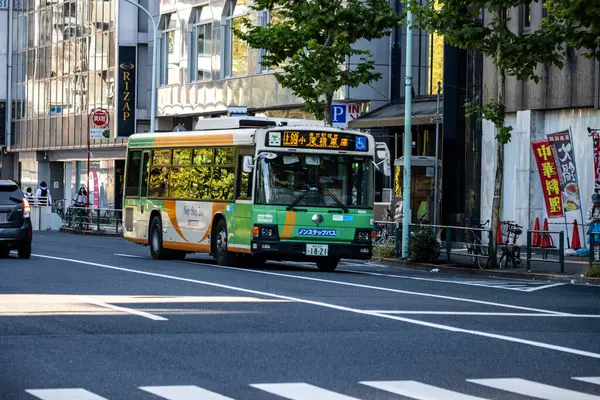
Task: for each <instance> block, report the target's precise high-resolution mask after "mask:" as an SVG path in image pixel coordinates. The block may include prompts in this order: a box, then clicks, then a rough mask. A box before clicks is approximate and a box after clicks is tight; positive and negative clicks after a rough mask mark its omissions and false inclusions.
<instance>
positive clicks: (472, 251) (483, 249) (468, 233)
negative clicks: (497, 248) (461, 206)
mask: <svg viewBox="0 0 600 400" xmlns="http://www.w3.org/2000/svg"><path fill="white" fill-rule="evenodd" d="M469 222H470V221H469ZM489 222H490V220H489V219H488V220H487V221H485V222H484V223H483V224H478V225H474V226H470V225H469V228H476V229H485V228H486V226H487V225H488V224H489ZM481 232H482V231H480V230H477V231H473V230H472V229H467V230H465V233H464V241H465V243H466V247H467V253H468V254H469V255H472V257H471V262H472V263H473V264H477V266H478V267H479V269H485V268H487V267H488V266H489V264H490V258H489V254H488V248H487V246H484V245H483V244H482V243H481ZM484 259H485V262H484V261H483V260H484Z"/></svg>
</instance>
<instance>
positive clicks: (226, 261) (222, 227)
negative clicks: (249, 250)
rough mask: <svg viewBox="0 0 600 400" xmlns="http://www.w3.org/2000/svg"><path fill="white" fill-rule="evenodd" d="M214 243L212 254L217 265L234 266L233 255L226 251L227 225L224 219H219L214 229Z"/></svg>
mask: <svg viewBox="0 0 600 400" xmlns="http://www.w3.org/2000/svg"><path fill="white" fill-rule="evenodd" d="M215 232H216V235H215V242H214V249H215V250H214V254H215V259H216V260H217V264H219V265H223V266H234V264H235V258H236V257H235V254H233V253H232V252H230V251H229V250H228V249H227V223H226V222H225V219H220V220H219V222H218V223H217V227H216V230H215Z"/></svg>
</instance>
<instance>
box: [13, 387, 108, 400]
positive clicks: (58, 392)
mask: <svg viewBox="0 0 600 400" xmlns="http://www.w3.org/2000/svg"><path fill="white" fill-rule="evenodd" d="M25 391H26V392H27V393H29V394H30V395H32V396H34V397H37V398H38V399H42V400H108V399H106V398H105V397H101V396H98V395H97V394H94V393H92V392H88V391H87V390H85V389H80V388H78V389H27V390H25Z"/></svg>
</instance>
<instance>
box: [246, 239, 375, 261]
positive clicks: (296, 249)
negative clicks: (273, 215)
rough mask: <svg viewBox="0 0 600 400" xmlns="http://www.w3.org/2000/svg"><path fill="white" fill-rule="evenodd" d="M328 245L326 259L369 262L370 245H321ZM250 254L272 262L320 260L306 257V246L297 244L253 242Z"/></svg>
mask: <svg viewBox="0 0 600 400" xmlns="http://www.w3.org/2000/svg"><path fill="white" fill-rule="evenodd" d="M323 244H327V245H328V254H327V256H328V257H334V258H346V259H355V260H370V259H371V258H372V257H373V249H372V246H371V244H370V243H366V244H355V243H353V244H340V243H323ZM251 250H252V254H255V255H259V256H262V257H265V258H268V259H272V260H312V261H314V260H315V259H318V258H321V257H315V256H307V255H306V244H305V243H298V242H277V241H267V240H253V241H252V243H251Z"/></svg>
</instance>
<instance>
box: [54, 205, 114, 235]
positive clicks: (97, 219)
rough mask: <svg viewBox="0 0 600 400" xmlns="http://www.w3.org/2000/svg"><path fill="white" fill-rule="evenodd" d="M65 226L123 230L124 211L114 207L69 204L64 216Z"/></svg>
mask: <svg viewBox="0 0 600 400" xmlns="http://www.w3.org/2000/svg"><path fill="white" fill-rule="evenodd" d="M62 220H63V227H64V228H70V229H75V230H82V231H96V232H114V233H115V234H119V233H121V232H122V231H123V211H122V210H118V209H114V208H94V207H89V208H88V207H79V206H69V207H67V210H66V212H65V213H64V215H63V216H62Z"/></svg>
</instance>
